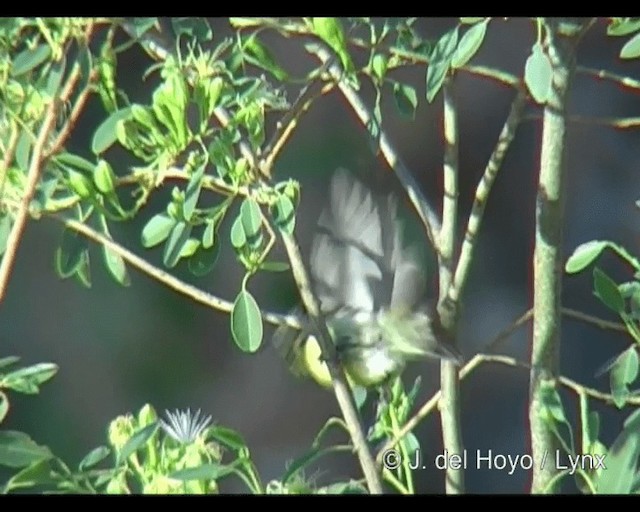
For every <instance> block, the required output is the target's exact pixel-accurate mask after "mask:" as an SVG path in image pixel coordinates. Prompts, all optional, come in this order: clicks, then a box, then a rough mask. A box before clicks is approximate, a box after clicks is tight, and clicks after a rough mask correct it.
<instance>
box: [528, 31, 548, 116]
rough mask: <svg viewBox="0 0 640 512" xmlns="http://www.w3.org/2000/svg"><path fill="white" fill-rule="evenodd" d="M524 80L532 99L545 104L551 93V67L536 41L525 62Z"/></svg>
mask: <svg viewBox="0 0 640 512" xmlns="http://www.w3.org/2000/svg"><path fill="white" fill-rule="evenodd" d="M524 81H525V83H526V84H527V88H528V89H529V92H530V93H531V96H532V97H533V99H534V100H535V101H536V102H537V103H539V104H541V105H543V104H545V103H546V102H547V100H548V99H549V96H550V94H551V85H552V81H553V68H552V66H551V61H550V60H549V57H547V54H546V53H544V50H543V49H542V46H541V45H540V44H538V43H536V44H534V45H533V48H532V49H531V55H529V58H528V59H527V63H526V64H525V67H524Z"/></svg>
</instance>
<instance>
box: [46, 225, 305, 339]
mask: <svg viewBox="0 0 640 512" xmlns="http://www.w3.org/2000/svg"><path fill="white" fill-rule="evenodd" d="M50 216H51V218H53V219H55V220H56V221H58V222H61V223H62V224H64V225H65V226H66V227H68V228H70V229H72V230H74V231H75V232H77V233H80V234H81V235H83V236H86V237H87V238H88V239H90V240H93V241H94V242H97V243H99V244H102V245H104V246H105V247H107V248H108V249H109V250H111V251H113V252H114V253H116V254H117V255H119V256H120V257H122V259H123V260H125V261H126V262H127V263H129V264H130V265H131V266H132V267H135V268H137V269H138V270H140V271H141V272H143V273H144V274H147V275H148V276H149V277H152V278H153V279H155V280H156V281H159V282H160V283H162V284H164V285H165V286H167V287H169V288H171V289H172V290H174V291H176V292H178V293H181V294H182V295H185V296H187V297H189V298H191V299H193V300H194V301H196V302H199V303H200V304H203V305H205V306H207V307H210V308H212V309H216V310H218V311H222V312H224V313H230V312H231V310H232V309H233V302H230V301H228V300H225V299H221V298H219V297H216V296H215V295H211V294H210V293H207V292H205V291H203V290H201V289H200V288H198V287H196V286H193V285H191V284H188V283H185V282H184V281H181V280H180V279H178V278H177V277H174V276H173V275H172V274H170V273H169V272H166V271H164V270H162V269H160V268H158V267H156V266H155V265H153V264H151V263H149V262H148V261H146V260H145V259H143V258H141V257H140V256H138V255H136V254H134V253H133V252H131V251H130V250H128V249H127V248H125V247H123V246H122V245H120V244H119V243H117V242H115V241H113V240H112V239H110V238H107V237H106V236H104V235H103V234H102V233H99V232H97V231H96V230H94V229H93V228H91V227H90V226H87V225H86V224H83V223H82V222H79V221H77V220H75V219H69V218H66V217H64V216H62V215H58V214H54V215H50ZM261 313H262V318H264V319H265V320H266V321H267V322H269V323H270V324H273V325H283V324H286V325H288V326H290V327H293V328H294V329H302V321H301V319H300V318H298V317H297V316H296V315H280V314H277V313H270V312H268V311H262V312H261Z"/></svg>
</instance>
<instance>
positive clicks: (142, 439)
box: [118, 421, 158, 462]
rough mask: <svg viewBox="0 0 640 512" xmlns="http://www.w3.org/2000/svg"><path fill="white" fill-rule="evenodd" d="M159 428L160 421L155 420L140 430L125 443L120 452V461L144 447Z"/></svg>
mask: <svg viewBox="0 0 640 512" xmlns="http://www.w3.org/2000/svg"><path fill="white" fill-rule="evenodd" d="M157 429H158V422H157V421H155V422H153V423H151V424H150V425H147V426H146V427H144V428H142V429H140V430H138V431H137V432H136V433H135V434H133V435H132V436H131V438H130V439H129V440H128V441H127V442H126V443H125V444H124V446H123V447H122V449H121V450H120V453H118V461H120V462H121V461H124V460H126V459H127V458H129V456H130V455H131V454H132V453H134V452H136V451H138V450H139V449H140V448H142V447H143V446H144V445H145V444H146V442H147V441H148V440H149V439H151V436H153V434H155V433H156V430H157Z"/></svg>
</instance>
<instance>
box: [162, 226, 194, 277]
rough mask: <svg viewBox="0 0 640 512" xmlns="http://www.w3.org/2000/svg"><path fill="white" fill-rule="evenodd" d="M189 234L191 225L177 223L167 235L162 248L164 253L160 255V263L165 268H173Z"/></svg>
mask: <svg viewBox="0 0 640 512" xmlns="http://www.w3.org/2000/svg"><path fill="white" fill-rule="evenodd" d="M190 234H191V225H189V224H187V223H186V222H177V223H176V225H175V226H173V229H172V230H171V233H169V238H168V239H167V242H166V243H165V246H164V253H163V255H162V262H163V263H164V265H165V266H166V267H169V268H173V267H175V266H176V264H177V263H178V260H180V255H181V254H182V249H183V247H184V245H185V244H186V243H187V240H189V235H190Z"/></svg>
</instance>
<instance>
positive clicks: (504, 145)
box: [448, 90, 526, 302]
mask: <svg viewBox="0 0 640 512" xmlns="http://www.w3.org/2000/svg"><path fill="white" fill-rule="evenodd" d="M525 102H526V93H525V92H524V91H523V90H520V91H519V92H518V94H517V96H516V97H515V99H514V100H513V103H512V104H511V110H510V111H509V115H508V116H507V119H506V121H505V123H504V126H503V127H502V131H501V132H500V135H499V137H498V142H497V143H496V146H495V148H494V150H493V153H492V154H491V157H490V158H489V161H488V162H487V166H486V167H485V170H484V173H483V175H482V178H481V179H480V182H479V183H478V186H477V187H476V195H475V198H474V200H473V205H472V207H471V213H470V214H469V221H468V223H467V231H466V233H465V235H464V240H463V242H462V248H461V249H460V257H459V258H458V264H457V266H456V271H455V276H454V278H453V283H451V286H450V287H449V292H448V296H449V300H451V301H454V302H457V301H459V300H460V295H461V293H462V290H464V287H465V284H466V281H467V277H468V275H469V270H470V268H471V262H472V259H473V252H474V249H475V245H476V237H477V235H478V232H479V230H480V225H481V223H482V218H483V216H484V211H485V207H486V204H487V199H488V197H489V193H490V192H491V188H492V187H493V183H494V181H495V179H496V176H497V175H498V171H499V170H500V168H501V167H502V162H503V161H504V157H505V155H506V153H507V150H508V149H509V146H510V145H511V142H512V141H513V139H514V137H515V134H516V127H517V126H518V124H519V122H520V119H521V117H522V112H523V110H524V106H525Z"/></svg>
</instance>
